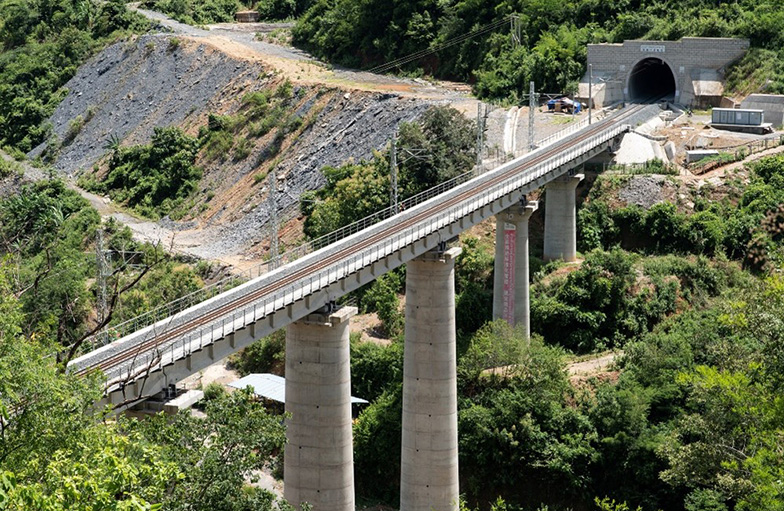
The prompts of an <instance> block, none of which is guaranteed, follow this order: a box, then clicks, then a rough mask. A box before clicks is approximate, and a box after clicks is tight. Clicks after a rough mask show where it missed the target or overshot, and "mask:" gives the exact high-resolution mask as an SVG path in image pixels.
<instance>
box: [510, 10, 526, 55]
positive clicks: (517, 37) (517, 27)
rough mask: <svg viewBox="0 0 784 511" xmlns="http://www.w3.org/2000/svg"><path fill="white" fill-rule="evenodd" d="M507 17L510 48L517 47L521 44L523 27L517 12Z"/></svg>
mask: <svg viewBox="0 0 784 511" xmlns="http://www.w3.org/2000/svg"><path fill="white" fill-rule="evenodd" d="M509 19H510V22H511V26H510V30H511V33H512V48H517V47H519V46H520V45H521V44H523V27H522V25H521V24H520V17H519V16H518V15H517V14H512V15H511V16H510V17H509Z"/></svg>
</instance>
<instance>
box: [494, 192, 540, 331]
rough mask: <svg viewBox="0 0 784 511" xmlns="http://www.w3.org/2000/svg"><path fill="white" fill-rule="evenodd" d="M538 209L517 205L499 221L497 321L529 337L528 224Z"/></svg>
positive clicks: (495, 290) (496, 238)
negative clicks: (516, 327) (518, 328)
mask: <svg viewBox="0 0 784 511" xmlns="http://www.w3.org/2000/svg"><path fill="white" fill-rule="evenodd" d="M538 207H539V203H538V202H536V201H532V202H528V203H525V204H517V205H514V206H512V207H510V208H507V209H506V210H505V211H503V212H502V213H500V214H498V215H496V217H495V225H496V230H495V271H494V274H493V319H499V318H503V319H504V320H505V321H506V322H507V323H509V324H510V325H512V326H515V325H522V326H523V328H525V333H526V336H530V334H531V320H530V296H529V284H528V220H529V219H530V218H531V215H532V214H533V212H534V211H536V209H537V208H538Z"/></svg>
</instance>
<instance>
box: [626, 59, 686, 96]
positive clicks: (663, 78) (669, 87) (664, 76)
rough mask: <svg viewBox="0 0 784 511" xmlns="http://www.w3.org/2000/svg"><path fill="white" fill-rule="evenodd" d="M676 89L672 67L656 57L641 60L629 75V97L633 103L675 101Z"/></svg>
mask: <svg viewBox="0 0 784 511" xmlns="http://www.w3.org/2000/svg"><path fill="white" fill-rule="evenodd" d="M675 88H676V87H675V77H674V76H673V74H672V70H671V69H670V66H668V65H667V64H666V63H665V62H664V61H663V60H662V59H659V58H656V57H649V58H647V59H643V60H641V61H640V62H638V63H637V65H636V66H634V69H632V72H631V73H630V74H629V97H630V98H631V99H632V100H633V101H656V100H658V99H662V98H669V99H674V98H675Z"/></svg>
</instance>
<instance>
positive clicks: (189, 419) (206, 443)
mask: <svg viewBox="0 0 784 511" xmlns="http://www.w3.org/2000/svg"><path fill="white" fill-rule="evenodd" d="M204 411H205V414H206V418H204V419H199V418H196V417H194V416H193V415H192V414H190V413H185V412H183V413H180V414H179V415H177V416H176V417H175V419H174V420H173V421H172V420H170V419H169V418H168V417H166V416H164V415H162V414H161V415H157V416H156V417H154V418H152V419H150V420H146V421H141V422H137V421H132V422H129V423H127V424H125V426H124V427H125V428H126V429H127V430H128V431H132V432H138V433H139V434H141V435H142V437H143V438H144V439H145V440H146V441H147V442H150V443H151V444H153V445H159V446H161V447H162V449H163V457H164V459H166V460H169V461H171V462H173V463H175V464H176V465H177V467H179V470H180V473H181V474H183V475H182V476H181V477H179V478H178V479H177V480H172V481H170V484H171V486H170V488H169V492H168V494H167V495H166V497H165V498H164V501H163V502H164V505H165V508H166V509H172V510H180V509H181V510H201V511H245V510H247V511H257V510H272V509H274V506H275V504H276V502H277V500H276V498H275V496H274V495H273V494H272V493H270V492H268V491H266V490H260V489H256V488H252V487H248V486H246V484H245V480H246V478H248V479H250V480H251V481H253V480H255V479H256V478H257V475H256V472H257V471H259V470H261V469H263V468H265V467H268V466H269V465H270V463H271V460H272V459H273V458H274V457H275V456H277V455H278V454H279V453H280V451H281V450H282V449H283V445H284V443H285V441H286V437H285V433H284V428H283V425H282V424H281V421H280V417H278V416H275V415H272V414H269V413H267V411H266V410H265V409H264V406H263V405H262V404H261V403H259V402H258V401H257V400H256V398H255V396H254V394H253V392H252V389H250V388H247V389H243V390H240V391H236V392H232V393H231V394H228V395H222V396H219V397H217V398H215V399H212V400H210V401H209V402H208V403H207V406H206V408H205V410H204ZM280 504H282V505H284V509H290V508H289V507H286V506H285V503H280Z"/></svg>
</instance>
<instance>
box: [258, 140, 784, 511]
mask: <svg viewBox="0 0 784 511" xmlns="http://www.w3.org/2000/svg"><path fill="white" fill-rule="evenodd" d="M402 131H403V130H401V133H402ZM403 139H404V137H403V136H402V134H401V146H403V144H404V143H405V142H404V140H403ZM425 139H427V137H426V136H422V137H421V138H418V139H417V140H419V141H420V143H421V141H422V140H425ZM409 151H410V149H409ZM412 152H413V151H412ZM387 161H388V157H385V155H377V156H376V158H375V159H374V160H373V161H371V162H363V163H360V164H348V165H344V166H343V167H340V168H338V169H325V176H326V177H327V190H328V191H327V192H323V194H322V193H317V194H313V195H311V196H310V197H305V198H304V200H303V201H302V210H303V212H304V213H305V214H308V215H309V218H308V222H313V223H312V224H310V225H311V226H315V225H327V223H326V222H327V220H329V221H332V222H333V223H331V224H329V227H328V228H326V227H325V228H324V229H323V230H324V231H327V230H328V229H333V228H336V227H339V226H340V225H342V224H344V223H346V222H348V221H351V220H355V219H357V218H359V217H361V216H363V215H366V214H369V213H371V212H372V211H373V210H374V208H380V207H383V206H385V205H386V200H387V192H388V186H389V184H388V183H389V181H388V178H387V176H386V172H387V169H388V163H387ZM419 163H420V162H417V164H419ZM655 170H656V169H646V172H651V171H655ZM749 171H750V181H749V182H748V183H746V182H744V181H742V180H740V179H733V178H728V179H726V180H725V181H726V182H725V184H724V187H725V189H722V190H721V191H720V192H717V193H714V192H716V190H712V189H711V188H710V187H703V188H701V189H699V190H695V191H693V192H692V197H690V199H691V200H692V201H693V203H694V209H695V210H696V212H695V213H693V214H685V213H683V212H682V211H681V210H679V209H678V207H676V206H675V205H673V204H670V203H662V204H658V205H655V206H653V207H651V208H650V209H647V210H645V209H643V208H639V207H619V206H616V205H615V204H617V201H615V200H614V199H613V197H614V195H613V194H615V192H617V191H618V189H619V188H620V187H621V186H623V185H625V184H626V183H627V182H628V180H629V179H632V177H631V176H629V175H616V174H608V175H605V176H600V178H599V179H598V180H597V181H596V183H595V184H594V187H593V189H592V191H591V193H590V194H589V197H588V200H587V201H586V202H585V203H584V205H583V207H582V208H581V209H580V211H579V222H580V228H579V230H578V232H579V233H580V239H579V242H580V244H581V247H582V249H583V250H585V254H586V255H585V260H584V262H582V263H581V264H580V265H579V266H565V265H559V264H548V265H545V266H542V267H541V268H540V269H539V270H532V275H533V285H532V296H531V316H532V322H531V324H532V329H533V332H534V333H533V336H532V339H531V340H530V343H529V342H526V340H525V338H524V335H523V333H522V332H520V331H519V330H515V329H512V328H510V327H509V326H508V325H507V324H506V323H504V322H502V321H498V322H489V319H490V304H491V294H492V289H491V288H492V266H493V245H492V239H487V237H485V238H476V237H473V236H466V235H464V236H462V239H461V245H462V247H463V250H464V252H463V255H461V257H460V258H459V259H458V263H457V265H456V271H455V280H456V290H457V304H456V306H457V309H458V313H457V315H456V316H457V326H458V360H459V362H458V390H459V393H458V394H459V396H460V397H459V435H460V437H459V441H460V472H461V492H463V493H464V495H465V498H466V503H465V508H466V509H481V510H485V509H511V510H514V509H550V510H566V509H592V508H593V509H596V508H598V509H601V510H610V511H620V510H625V511H628V510H632V509H639V510H646V511H647V510H651V511H655V510H658V509H673V510H679V511H680V510H682V511H693V510H700V511H704V510H725V511H730V510H757V509H782V505H781V503H782V502H784V492H783V491H782V489H781V487H780V485H778V483H777V481H778V478H780V477H781V475H783V474H784V462H782V459H784V458H782V456H781V455H780V454H781V449H782V443H781V438H782V435H783V434H784V414H782V403H781V398H780V391H781V387H782V384H783V383H782V382H784V378H782V376H781V374H782V368H783V367H784V362H782V349H781V346H782V336H784V329H783V328H781V325H780V323H781V321H779V320H778V319H776V318H781V317H784V309H782V307H784V279H782V278H781V277H780V275H779V274H778V272H779V271H780V269H781V268H782V266H783V265H784V259H782V246H783V244H782V241H784V228H783V227H782V226H784V207H782V206H781V204H784V196H782V195H781V193H782V192H781V190H782V189H784V186H782V185H784V183H782V181H781V180H782V179H784V157H780V156H779V157H769V158H764V159H761V160H759V161H757V162H755V163H753V164H751V165H750V170H749ZM400 174H401V180H402V179H403V178H402V176H403V175H404V172H403V171H402V169H401V173H400ZM405 175H406V176H407V177H406V179H412V180H413V186H411V185H410V184H409V183H411V182H403V183H402V184H401V186H402V187H403V188H404V189H405V190H406V191H407V193H409V194H410V193H415V192H416V191H417V190H419V189H421V188H418V187H417V183H416V181H415V180H416V179H418V178H419V176H427V175H428V174H427V173H426V172H408V173H406V174H405ZM412 176H415V177H412ZM443 178H445V176H441V177H440V178H438V177H437V178H436V180H438V179H443ZM663 179H675V178H670V177H663ZM431 184H432V183H431ZM714 196H716V197H719V198H718V199H717V200H712V197H714ZM545 200H546V197H545ZM373 201H375V202H373ZM545 207H546V204H545ZM352 211H353V212H354V214H353V216H352ZM336 219H337V220H336ZM315 221H318V223H315ZM306 225H308V224H306ZM320 232H321V231H316V232H315V233H313V234H314V235H315V234H319V233H320ZM532 260H533V267H534V268H536V266H537V265H536V258H532ZM771 275H772V276H771ZM403 287H404V270H403V269H400V270H396V271H394V272H390V273H388V274H387V275H385V276H384V277H383V278H381V279H379V280H377V281H376V282H374V284H373V285H372V286H369V287H368V288H366V289H363V290H360V291H359V292H358V293H357V297H358V302H359V306H360V308H361V309H362V310H363V311H373V310H375V311H378V313H379V317H381V318H382V320H383V328H384V329H385V330H386V332H382V333H386V334H387V335H388V336H389V337H391V338H392V342H391V343H390V344H388V345H380V344H376V343H373V342H360V341H359V338H358V335H354V336H352V343H351V364H352V392H353V393H354V395H358V396H362V397H365V398H367V399H369V400H370V401H371V403H370V405H369V406H368V407H366V408H365V409H364V410H363V411H362V413H361V414H360V416H359V418H358V419H357V421H356V423H355V427H354V442H355V453H354V460H355V467H356V485H357V494H358V495H359V496H361V497H362V498H365V499H368V500H369V501H373V502H381V503H385V504H388V505H391V506H395V505H397V499H398V495H399V482H398V477H399V462H400V458H399V453H400V434H401V431H400V413H401V407H402V390H401V389H402V386H401V385H402V363H403V353H402V352H403V343H402V336H401V332H400V330H399V328H400V325H401V320H402V319H403V318H400V304H399V295H400V294H401V293H403ZM267 342H269V341H267ZM265 346H270V345H269V344H267V345H265ZM607 349H615V350H618V349H623V352H620V353H619V354H618V355H617V358H616V360H615V367H614V369H615V370H613V371H610V372H603V373H599V374H597V375H596V376H591V377H585V378H580V377H572V378H570V377H569V376H568V374H567V372H566V370H565V369H566V364H567V356H566V355H567V354H570V353H571V354H583V353H596V352H601V351H604V350H607ZM283 350H284V347H283V346H282V343H281V345H277V346H276V347H275V349H274V350H273V351H274V353H275V355H274V357H276V358H281V357H283ZM616 353H618V352H617V351H616ZM267 358H268V359H271V357H270V356H269V355H267Z"/></svg>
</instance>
